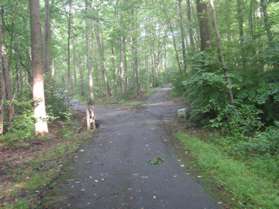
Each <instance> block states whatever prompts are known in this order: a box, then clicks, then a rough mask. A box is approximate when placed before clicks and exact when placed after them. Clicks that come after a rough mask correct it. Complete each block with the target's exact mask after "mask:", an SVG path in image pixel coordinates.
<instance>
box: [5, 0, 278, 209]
mask: <svg viewBox="0 0 279 209" xmlns="http://www.w3.org/2000/svg"><path fill="white" fill-rule="evenodd" d="M0 81H1V85H0V135H1V136H0V141H1V143H4V144H8V145H11V144H13V143H16V142H18V141H20V142H22V141H28V140H29V139H30V138H33V137H34V136H36V135H37V136H46V135H47V134H48V132H51V131H52V130H51V128H49V124H51V123H52V122H53V121H57V120H61V121H67V120H71V118H72V117H73V116H72V114H71V113H70V104H71V102H72V101H73V100H78V101H83V102H86V104H87V126H88V128H89V129H95V126H96V124H95V113H94V108H95V104H98V103H102V102H104V101H121V100H129V99H138V98H142V97H143V96H144V95H146V94H147V92H149V91H151V89H153V88H155V87H159V86H161V85H163V84H167V83H172V86H173V93H172V94H173V96H178V97H183V99H184V102H185V103H184V104H185V105H186V106H187V108H186V113H185V114H186V119H187V123H190V126H191V127H192V128H195V129H203V130H209V132H214V133H215V132H216V133H218V136H219V138H222V139H220V140H213V142H212V143H213V144H215V145H216V146H220V147H223V149H224V152H226V153H228V155H230V156H232V157H233V158H236V159H243V160H244V161H245V160H247V159H248V160H249V162H250V163H251V162H252V161H253V159H256V160H257V161H256V162H257V163H255V164H253V163H252V164H253V166H254V167H253V168H255V169H258V170H261V172H260V173H261V174H263V175H267V173H269V179H271V181H272V182H273V183H274V184H276V185H278V179H277V177H278V171H279V168H278V167H279V166H278V165H279V3H278V1H276V0H59V1H58V0H29V1H22V0H13V1H10V0H0ZM97 118H98V115H97ZM259 158H261V159H259ZM263 170H264V171H266V173H265V172H264V171H263ZM276 173H277V174H276ZM271 205H272V204H271ZM271 205H269V206H268V207H269V208H273V206H271ZM264 208H265V207H264ZM269 208H266V209H269Z"/></svg>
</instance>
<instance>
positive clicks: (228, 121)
mask: <svg viewBox="0 0 279 209" xmlns="http://www.w3.org/2000/svg"><path fill="white" fill-rule="evenodd" d="M260 114H261V111H260V110H258V109H257V108H256V107H255V106H253V105H247V104H238V105H236V104H234V105H231V104H228V105H226V106H225V107H224V109H222V110H221V111H220V112H219V114H218V115H217V117H216V118H214V119H212V120H210V126H211V127H212V128H222V129H224V131H225V132H228V133H230V134H236V135H239V134H240V135H241V134H242V135H252V134H253V133H254V132H255V131H257V130H260V128H261V127H262V126H263V124H262V122H261V120H260V119H261V118H260Z"/></svg>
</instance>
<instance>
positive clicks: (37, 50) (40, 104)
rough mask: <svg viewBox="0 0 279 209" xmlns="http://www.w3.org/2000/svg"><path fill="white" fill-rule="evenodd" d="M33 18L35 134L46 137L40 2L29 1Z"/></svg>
mask: <svg viewBox="0 0 279 209" xmlns="http://www.w3.org/2000/svg"><path fill="white" fill-rule="evenodd" d="M29 5H30V17H31V21H30V23H31V45H32V46H31V49H32V72H33V102H34V118H35V134H36V135H45V134H47V133H48V125H47V115H46V105H45V94H44V76H43V62H42V54H43V53H42V52H43V51H42V32H41V23H40V3H39V0H29Z"/></svg>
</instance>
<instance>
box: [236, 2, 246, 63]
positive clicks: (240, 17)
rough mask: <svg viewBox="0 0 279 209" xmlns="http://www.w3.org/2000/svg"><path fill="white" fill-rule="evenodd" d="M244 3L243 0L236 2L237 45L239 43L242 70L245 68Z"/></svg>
mask: <svg viewBox="0 0 279 209" xmlns="http://www.w3.org/2000/svg"><path fill="white" fill-rule="evenodd" d="M243 7H244V3H243V0H237V20H238V28H239V43H240V50H241V60H242V65H243V68H245V64H246V63H245V52H244V29H243V23H244V17H243V9H244V8H243Z"/></svg>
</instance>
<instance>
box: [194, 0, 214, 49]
mask: <svg viewBox="0 0 279 209" xmlns="http://www.w3.org/2000/svg"><path fill="white" fill-rule="evenodd" d="M196 3H197V13H198V19H199V28H200V41H201V45H200V48H201V51H204V50H206V49H208V48H210V46H211V35H210V28H209V11H208V10H209V4H208V2H207V1H203V0H196Z"/></svg>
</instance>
